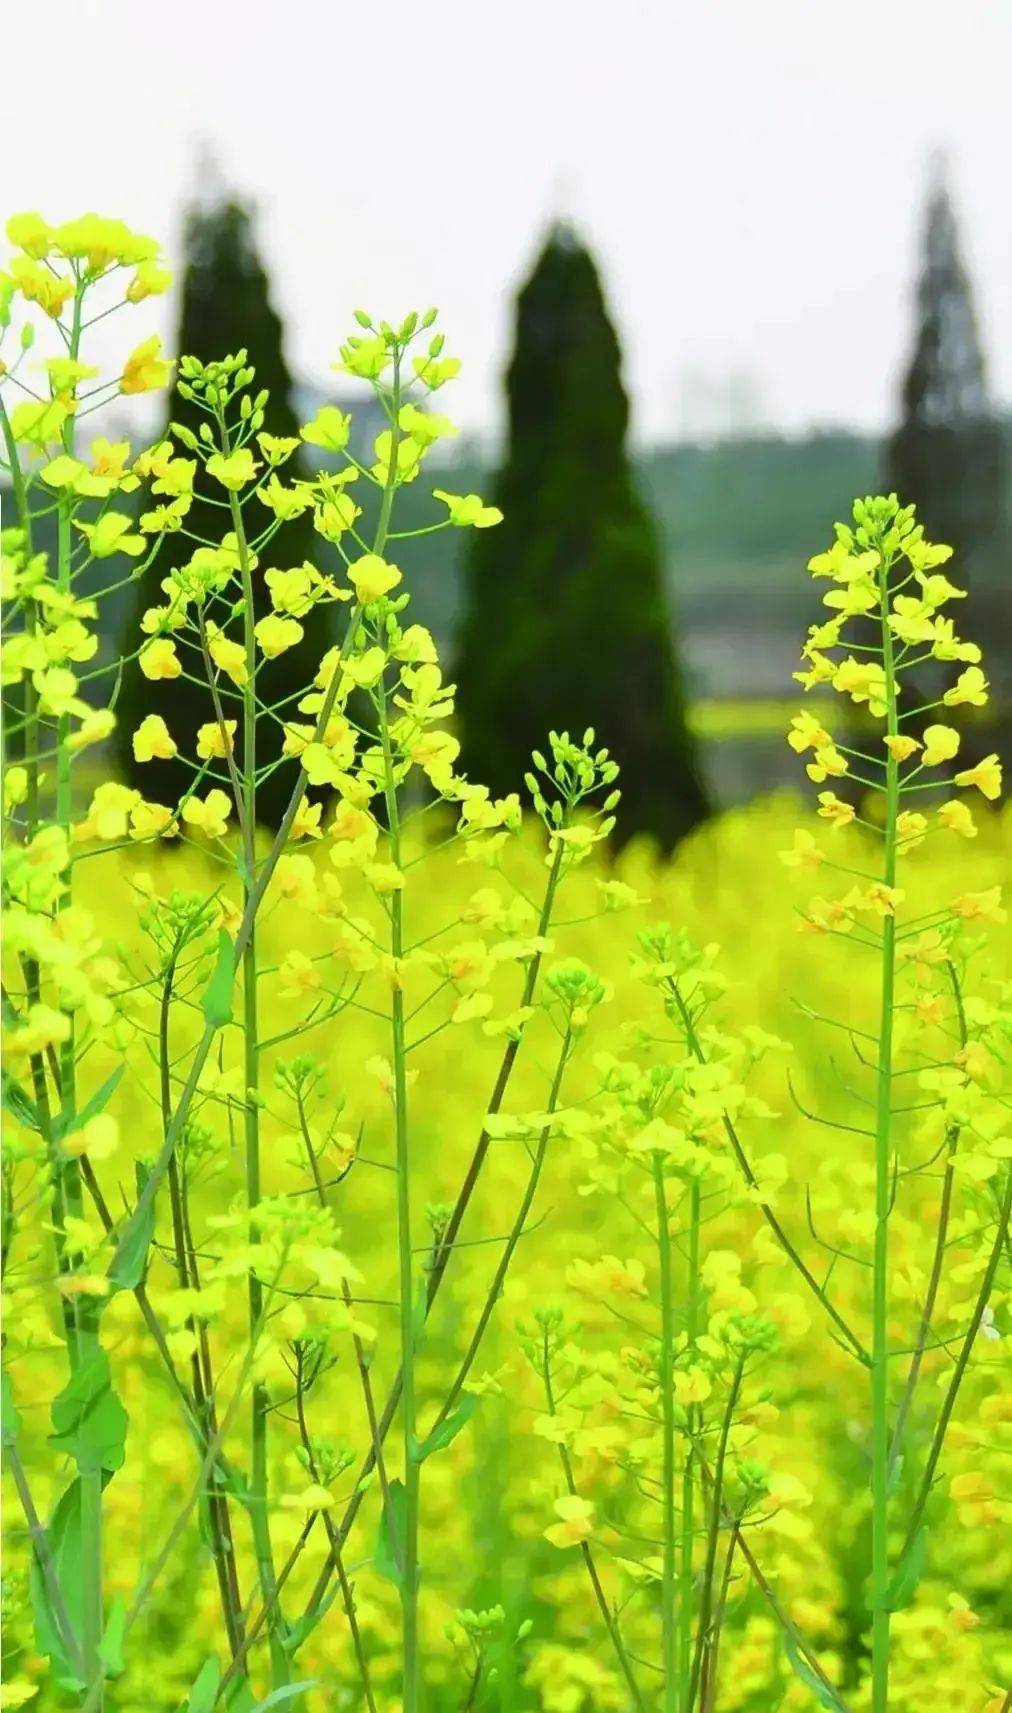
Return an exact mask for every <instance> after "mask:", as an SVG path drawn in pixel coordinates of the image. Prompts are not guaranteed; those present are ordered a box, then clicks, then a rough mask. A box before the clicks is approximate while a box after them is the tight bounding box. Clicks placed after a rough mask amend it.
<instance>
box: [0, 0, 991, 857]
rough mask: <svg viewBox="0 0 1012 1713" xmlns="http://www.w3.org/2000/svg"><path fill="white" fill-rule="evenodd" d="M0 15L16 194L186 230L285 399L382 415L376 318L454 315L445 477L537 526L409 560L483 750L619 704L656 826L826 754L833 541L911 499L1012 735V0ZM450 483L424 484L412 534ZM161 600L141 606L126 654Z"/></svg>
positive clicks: (169, 242) (615, 711) (151, 421)
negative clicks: (888, 502)
mask: <svg viewBox="0 0 1012 1713" xmlns="http://www.w3.org/2000/svg"><path fill="white" fill-rule="evenodd" d="M43 33H44V37H45V41H44V44H43V42H42V34H43ZM5 36H6V54H5V59H6V63H7V67H8V74H7V77H6V79H5V85H4V103H5V112H6V122H7V127H8V136H9V137H12V138H13V139H14V140H15V142H16V145H17V147H16V159H15V160H13V161H12V160H11V159H8V163H7V164H8V173H7V195H6V198H5V201H6V204H7V206H8V208H9V209H12V208H15V207H17V208H19V209H20V208H37V209H38V210H39V211H40V212H41V213H43V214H44V215H45V216H46V217H47V218H48V219H52V220H60V219H65V218H68V217H69V216H70V215H72V214H74V213H76V212H79V211H83V210H85V209H88V208H91V207H95V208H97V209H98V210H99V211H100V212H102V213H108V214H114V215H119V216H121V217H122V218H124V219H125V220H127V221H128V222H129V223H130V224H131V225H133V226H135V227H139V228H140V229H142V230H145V231H148V232H150V233H152V234H153V235H155V236H157V237H158V238H159V239H160V240H161V241H162V242H163V244H164V247H165V250H166V253H167V256H168V259H169V262H170V265H171V266H172V267H173V268H174V270H175V273H176V285H175V288H174V290H173V292H172V293H171V294H170V296H169V297H168V298H166V299H160V300H156V301H152V302H151V303H148V304H145V306H144V313H145V317H146V319H145V322H144V328H145V329H146V328H147V327H148V326H149V325H153V326H155V327H156V328H157V330H158V331H159V332H160V333H161V334H162V336H163V338H164V339H165V342H166V345H167V346H168V347H169V349H170V350H172V351H173V352H176V351H179V350H185V351H194V352H196V354H197V355H199V356H200V357H202V358H205V359H206V358H210V357H213V356H217V355H221V354H223V352H224V351H225V350H229V349H234V348H235V347H236V346H237V345H238V344H239V343H240V342H241V343H245V344H247V345H248V346H249V349H250V357H251V360H252V361H253V362H254V363H255V364H256V366H257V370H258V374H259V376H260V379H261V380H262V381H263V383H264V384H267V385H270V386H271V388H272V393H273V398H274V407H275V408H274V415H275V421H274V422H273V423H272V424H271V426H273V427H275V429H276V430H278V431H280V432H284V431H285V430H286V421H287V422H288V423H294V422H295V421H296V420H299V421H305V420H306V419H307V417H308V416H309V415H310V414H312V412H313V411H314V410H315V409H316V407H317V405H318V404H319V403H320V402H322V401H323V400H325V399H332V400H335V401H337V402H339V403H342V404H347V403H349V402H350V403H354V404H355V405H356V406H357V407H358V406H361V407H362V408H361V414H360V418H359V424H358V429H357V433H358V435H359V437H360V440H362V441H364V442H366V443H367V442H368V439H369V436H370V434H371V433H374V432H375V431H376V429H377V427H378V423H377V421H376V418H375V415H374V414H372V415H371V414H370V410H371V408H372V407H371V406H370V405H369V403H368V401H363V400H362V399H361V397H360V396H357V395H356V394H355V391H354V388H353V387H350V386H349V385H348V384H347V383H346V382H345V381H344V380H342V378H341V377H340V376H337V375H335V374H334V373H333V372H332V370H331V368H330V364H331V363H332V362H333V360H334V358H335V357H336V352H337V345H338V342H339V340H341V339H342V338H343V337H344V336H345V334H346V333H347V331H348V329H349V326H350V325H351V316H352V311H353V310H354V309H355V308H356V307H359V306H363V307H366V308H368V309H369V311H370V312H371V313H372V314H373V315H380V316H387V317H389V318H390V319H392V320H393V319H399V318H401V317H402V316H403V315H404V314H405V313H406V312H407V310H408V309H411V308H417V309H424V308H425V307H427V306H428V305H429V304H436V305H438V306H439V309H440V312H441V324H442V325H443V326H444V327H445V328H446V329H447V333H448V349H449V350H450V351H452V352H453V353H454V354H455V355H458V356H459V357H460V358H461V359H462V361H463V365H464V367H463V372H462V375H461V377H460V379H459V380H458V381H456V382H455V383H454V384H453V386H452V387H451V388H449V389H448V390H447V393H446V394H445V395H439V400H438V401H437V402H438V404H439V406H440V408H442V409H445V410H446V411H447V413H448V414H449V415H451V416H452V417H453V419H454V420H455V421H456V422H457V423H458V424H459V425H460V429H461V432H460V434H459V436H458V437H457V438H456V439H454V440H451V441H448V442H444V443H443V445H445V446H446V447H447V448H448V450H447V451H446V453H445V454H444V459H445V464H446V468H445V469H443V470H439V471H438V472H437V475H438V478H439V481H440V483H441V485H444V486H445V487H446V488H448V489H449V490H451V491H452V492H454V493H460V494H467V493H470V492H472V491H475V492H478V493H480V494H481V495H482V496H483V498H485V499H486V500H489V501H492V500H495V501H497V502H498V503H500V504H501V505H502V508H503V510H504V511H505V513H506V522H505V524H504V525H503V526H502V527H501V528H499V529H496V530H490V531H487V532H482V533H480V534H476V533H473V532H470V531H451V532H448V533H439V534H434V535H431V536H424V535H423V536H421V537H420V538H419V539H418V540H417V541H415V542H412V543H410V544H406V546H405V550H404V552H403V555H402V562H403V568H404V570H405V573H406V575H407V578H408V584H409V587H410V588H411V589H412V592H413V596H414V603H415V604H414V608H413V616H414V617H415V618H417V619H418V620H420V621H422V622H424V623H427V624H428V625H429V626H430V627H431V628H432V630H433V632H434V633H435V635H436V637H437V641H438V642H439V644H440V647H441V650H442V652H443V654H444V658H445V659H446V661H447V662H449V663H450V664H451V667H452V671H453V675H454V677H456V678H457V680H458V681H459V684H460V704H459V711H460V721H461V735H462V738H463V741H464V749H465V760H466V761H467V762H468V764H469V766H470V767H471V768H472V769H473V771H474V774H475V776H476V777H478V778H484V779H486V780H487V781H488V783H490V784H491V785H492V786H493V787H495V788H496V789H498V790H505V789H510V788H515V787H516V786H517V785H518V784H519V781H520V777H521V773H522V770H523V766H524V756H525V753H526V751H527V750H528V749H529V747H530V745H531V743H533V742H536V741H538V740H539V738H540V737H541V736H542V735H543V733H544V731H545V729H546V728H547V726H548V725H550V724H552V723H558V722H564V723H567V724H570V725H573V726H574V727H575V726H581V725H582V724H583V723H586V722H587V721H589V720H591V719H592V720H593V722H594V724H595V725H596V727H597V729H598V732H599V734H600V736H601V738H602V739H603V740H604V741H607V742H609V743H611V744H612V746H613V748H614V749H615V751H616V752H617V753H618V755H619V757H620V759H621V760H622V762H623V765H624V773H625V786H626V804H625V811H624V813H625V820H624V822H623V826H622V831H623V832H624V833H626V834H631V833H636V832H647V833H650V834H652V835H654V836H655V837H656V838H658V839H659V840H660V841H661V842H662V843H663V844H665V845H670V844H672V843H673V842H675V841H676V840H677V839H678V838H679V837H680V836H681V835H682V834H683V833H684V832H685V831H687V830H688V829H689V828H691V827H692V826H693V825H694V824H695V823H696V822H698V820H699V819H701V818H702V817H703V816H704V815H705V814H706V813H707V812H708V810H710V809H712V808H714V807H720V806H724V805H728V804H733V803H740V802H744V801H747V800H749V799H750V798H751V797H753V796H755V795H757V794H759V793H761V792H764V791H767V790H769V789H771V788H775V787H777V786H778V785H780V784H782V783H786V782H790V783H794V781H795V779H796V764H795V758H793V757H792V756H791V754H790V752H789V751H788V750H787V749H786V747H785V745H784V743H783V736H782V733H783V729H784V725H785V723H786V719H787V717H788V715H789V712H790V711H791V708H792V706H793V705H794V703H795V701H796V697H797V694H799V692H798V687H797V686H796V685H793V684H792V682H791V673H792V671H794V670H795V669H796V667H797V664H798V651H799V648H800V644H801V641H802V640H803V633H804V629H805V626H806V624H807V623H809V622H811V621H812V619H813V618H814V617H815V615H816V613H817V611H818V597H819V591H818V588H817V587H815V588H813V587H812V585H811V584H810V582H809V580H808V578H807V576H806V574H805V569H804V568H805V563H806V561H807V559H808V558H809V556H810V555H811V554H812V553H814V552H816V551H818V550H819V549H820V548H822V547H823V546H824V545H826V543H827V541H828V539H829V537H830V534H831V525H832V522H833V520H834V519H836V518H841V517H846V516H847V514H848V509H849V502H850V500H851V497H852V496H853V495H854V494H857V493H864V492H867V491H870V490H876V489H878V488H881V487H886V488H892V487H895V488H896V489H897V490H898V491H899V492H900V494H901V496H902V497H903V498H904V499H908V500H909V499H912V500H915V501H916V502H917V503H918V506H919V507H920V509H921V513H922V516H923V519H924V522H925V525H926V529H927V531H928V533H929V535H932V536H934V537H935V538H937V539H943V540H945V541H947V542H951V543H952V544H953V545H954V546H955V547H956V549H957V552H958V556H959V557H958V562H957V572H956V581H958V582H960V583H964V582H965V583H966V584H968V586H969V589H970V598H969V600H968V603H967V609H966V611H965V612H963V613H961V614H960V629H961V630H964V631H965V632H967V633H968V634H970V635H972V636H977V637H979V638H980V639H981V640H982V641H984V642H985V644H986V647H987V664H988V667H989V670H990V676H991V678H992V681H993V683H994V688H995V700H994V705H993V708H992V709H991V710H989V711H988V715H987V721H986V723H979V724H978V725H976V726H974V727H973V728H972V729H970V730H968V732H967V734H966V738H965V744H966V746H967V747H968V748H976V749H978V750H980V751H981V753H983V752H984V751H985V750H991V749H995V748H997V749H999V750H1001V751H1002V752H1003V753H1004V754H1005V756H1006V759H1008V754H1009V748H1010V738H1009V730H1010V724H1012V706H1010V704H1012V599H1010V563H1012V555H1010V544H1012V526H1010V517H1012V480H1010V470H1012V457H1010V449H1012V414H1010V402H1012V220H1010V216H1009V203H1008V194H1007V170H1008V160H1009V158H1010V144H1012V123H1010V119H1009V105H1008V88H1009V76H1010V72H1012V8H1010V7H1008V6H1006V5H1003V4H996V3H993V0H958V3H957V0H821V3H820V4H818V5H813V4H811V0H764V3H763V4H762V5H760V6H756V5H755V4H754V0H708V3H703V0H697V3H685V0H667V3H661V0H627V4H626V5H625V6H623V7H621V8H618V7H615V6H614V5H612V4H605V3H604V0H583V3H582V4H579V5H578V4H576V3H575V0H540V3H537V4H536V3H534V0H510V4H509V5H502V6H498V7H491V6H483V5H475V4H474V3H473V0H428V3H427V4H426V5H425V6H419V5H413V4H409V3H408V0H387V4H386V5H384V6H382V7H377V8H373V7H368V6H362V5H359V6H351V5H347V4H345V5H341V4H338V3H336V0H332V3H330V4H326V3H323V0H289V3H288V4H286V5H284V6H282V5H280V4H278V0H269V3H263V0H243V3H242V4H240V3H239V0H218V3H217V4H208V3H207V0H204V3H202V4H200V3H197V0H174V4H173V5H172V6H171V7H160V6H154V5H147V6H138V5H136V4H135V3H130V4H128V3H126V0H45V3H44V4H43V5H42V6H41V7H36V8H35V9H31V10H30V9H28V8H22V9H19V13H18V15H17V16H14V17H10V18H8V19H7V20H6V22H5ZM43 45H44V50H45V51H44V52H42V51H40V50H41V49H42V47H43ZM27 67H32V68H33V70H32V73H31V75H30V76H29V75H21V71H20V68H27ZM139 320H140V318H139V317H137V316H134V317H133V318H132V320H131V326H130V328H129V329H128V330H125V331H124V330H123V329H121V328H120V327H119V326H118V324H117V323H115V322H111V323H110V324H109V326H108V329H106V328H105V327H103V326H100V327H98V328H96V329H95V345H94V347H93V348H92V349H93V351H94V352H95V356H94V358H93V360H103V359H104V360H105V361H109V362H112V363H113V364H115V363H116V362H117V361H118V360H121V358H122V354H123V350H124V349H125V348H126V347H125V346H124V344H123V341H124V339H125V338H126V339H127V340H128V341H129V343H132V342H133V340H134V338H139V337H140V333H139V332H136V331H135V326H134V323H138V324H139ZM104 340H105V341H108V344H107V347H106V348H103V341H104ZM120 408H121V409H122V407H120ZM134 408H135V409H136V414H135V415H132V416H128V415H126V414H124V415H123V419H122V421H120V422H118V423H115V424H112V425H110V424H107V423H102V424H100V425H99V426H100V428H101V429H102V431H103V432H105V433H107V434H110V435H111V434H112V431H113V429H115V428H118V429H121V430H122V431H124V432H127V433H129V434H131V436H133V437H134V438H135V439H137V440H144V439H151V438H154V437H155V436H156V435H157V434H158V433H159V432H160V430H161V429H162V427H163V426H164V423H165V421H166V420H167V415H166V412H165V408H164V401H163V403H162V404H161V405H159V404H158V403H156V402H153V401H152V400H151V399H147V400H140V401H138V402H137V404H136V407H134ZM179 414H180V412H179V408H178V402H176V403H171V404H170V406H169V409H168V415H169V416H178V415H179ZM438 515H440V513H439V511H438V510H434V509H433V506H432V501H431V499H427V498H426V496H425V495H424V494H418V495H417V497H416V496H415V494H414V491H413V490H407V491H406V494H405V504H404V513H403V521H402V527H405V528H407V527H415V526H417V527H421V526H423V525H424V524H426V523H427V522H430V521H433V520H434V519H435V517H437V516H438ZM295 533H297V531H296V532H295ZM323 545H324V544H322V543H320V542H319V538H316V537H311V536H310V537H309V538H307V541H306V542H304V543H302V544H301V545H300V544H299V543H298V542H296V541H295V540H294V539H293V541H292V544H291V547H290V549H289V550H288V555H287V556H288V557H289V558H290V559H291V560H292V562H299V561H300V560H301V559H302V558H303V557H306V556H308V555H309V554H314V556H315V557H317V559H319V554H318V551H317V550H318V549H320V548H322V547H323ZM162 574H164V572H163V573H162ZM135 596H136V597H137V599H136V600H135ZM150 598H151V591H150V590H132V589H129V588H128V589H126V590H124V592H123V598H122V601H121V602H120V604H119V605H116V604H115V603H114V602H109V603H107V604H106V606H105V608H104V611H105V612H106V613H107V614H108V615H109V625H110V634H109V636H108V637H107V638H106V639H105V640H106V645H107V647H108V649H109V652H110V655H111V654H112V653H113V652H114V651H115V648H116V646H117V644H118V641H119V636H118V635H114V634H113V631H114V630H117V631H119V632H120V633H122V632H123V631H125V630H126V629H127V628H128V627H130V626H131V625H132V624H133V623H134V622H135V617H136V611H137V607H138V605H140V606H143V605H147V604H148V603H149V601H150ZM145 693H146V692H145V688H144V684H143V681H141V682H140V683H138V682H136V681H134V682H133V683H132V685H131V684H128V685H127V686H126V687H125V691H124V694H125V696H126V697H127V698H128V699H129V698H130V697H133V698H134V699H135V700H136V699H137V698H143V696H144V694H145ZM127 729H128V730H129V728H127ZM129 764H130V757H129V754H127V755H126V756H125V757H124V765H125V766H127V767H128V766H129Z"/></svg>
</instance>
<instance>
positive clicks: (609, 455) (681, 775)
mask: <svg viewBox="0 0 1012 1713" xmlns="http://www.w3.org/2000/svg"><path fill="white" fill-rule="evenodd" d="M507 391H508V400H509V449H508V454H507V458H506V462H505V465H504V467H503V469H502V471H501V474H500V477H499V481H498V484H497V489H496V494H495V498H496V501H497V503H498V504H499V505H500V506H501V508H502V510H503V512H504V513H505V522H504V523H503V524H502V525H501V526H500V527H499V528H498V529H495V530H489V531H478V532H476V534H475V537H474V545H473V547H472V550H471V556H470V562H469V565H468V572H467V608H466V614H465V620H464V626H463V633H462V642H461V651H460V659H459V663H458V682H459V697H458V708H459V713H460V720H461V728H462V741H463V747H464V757H465V761H466V763H467V765H468V767H469V768H470V769H471V770H472V771H473V772H474V773H475V774H476V775H477V776H478V777H480V778H482V779H485V780H487V781H488V782H489V784H490V785H491V787H492V789H493V790H494V791H496V792H506V791H509V790H512V789H515V787H516V784H517V781H518V779H519V778H520V776H521V775H522V773H523V772H524V769H525V767H526V764H527V757H528V756H529V754H530V752H531V751H532V749H534V748H535V747H536V746H537V745H538V744H539V743H540V742H541V741H542V739H543V736H544V732H545V730H546V729H547V728H549V727H555V728H557V729H558V728H562V727H566V726H568V727H570V728H575V729H582V727H583V726H585V725H590V724H594V725H596V726H597V728H598V730H599V731H600V732H601V734H602V736H603V737H604V739H605V741H606V742H607V743H609V744H610V746H611V748H612V749H613V751H614V754H615V757H616V759H617V761H618V763H619V765H620V767H621V769H622V784H623V801H622V812H621V814H620V817H619V823H618V833H619V837H620V838H621V837H628V836H629V835H631V834H633V833H638V832H647V833H651V834H652V835H653V836H654V837H655V838H657V839H658V840H659V841H660V842H661V844H662V845H664V846H671V845H673V844H674V843H675V841H676V840H677V839H679V838H680V837H682V835H683V834H685V833H687V832H688V831H689V830H690V829H691V828H692V827H693V826H694V825H695V824H696V823H697V822H698V821H699V820H700V819H701V818H702V817H703V815H704V814H705V811H706V804H705V799H704V794H703V787H702V784H701V782H700V778H699V773H698V768H697V763H696V758H695V754H694V751H693V746H692V741H691V739H690V737H689V734H688V732H687V729H686V724H685V712H684V706H683V702H682V695H681V689H680V686H679V681H678V676H677V672H676V667H675V659H674V650H673V644H672V635H671V621H670V615H669V613H668V610H667V605H666V601H665V596H664V588H663V578H662V571H661V563H660V556H659V550H658V544H657V538H656V533H655V530H654V527H653V525H652V523H651V520H650V518H649V516H648V514H647V512H646V510H645V509H644V506H643V504H642V501H641V500H640V498H639V496H638V494H637V492H636V490H635V487H634V484H633V479H632V475H631V472H630V468H629V462H628V459H627V456H626V450H625V437H626V428H627V423H628V403H627V400H626V396H625V392H624V390H623V387H622V382H621V378H620V373H619V348H618V342H617V340H616V337H615V333H614V330H613V328H612V325H611V322H610V321H609V319H608V314H607V310H606V307H605V304H604V300H603V297H602V292H601V285H600V281H599V279H598V276H597V271H596V269H595V267H594V263H593V261H592V259H591V257H590V255H589V253H588V252H587V250H586V249H584V248H583V246H582V245H581V244H579V243H578V242H577V241H576V239H575V238H574V237H573V235H572V234H571V233H570V232H569V231H568V230H565V229H562V228H557V229H556V230H554V231H553V232H552V233H551V235H550V236H549V239H548V242H547V243H546V245H545V247H544V249H543V251H542V253H541V255H540V257H539V258H538V261H537V263H536V264H535V267H534V270H533V272H532V274H531V276H530V279H529V280H528V281H527V283H526V285H525V286H524V288H523V290H522V291H521V293H520V297H519V301H518V306H517V328H516V344H515V348H514V354H513V358H512V362H511V365H510V370H509V376H508V382H507Z"/></svg>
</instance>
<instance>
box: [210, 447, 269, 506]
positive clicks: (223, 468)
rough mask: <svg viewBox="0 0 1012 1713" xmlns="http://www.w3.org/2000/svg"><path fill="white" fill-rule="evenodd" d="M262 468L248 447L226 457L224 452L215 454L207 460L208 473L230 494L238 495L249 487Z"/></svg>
mask: <svg viewBox="0 0 1012 1713" xmlns="http://www.w3.org/2000/svg"><path fill="white" fill-rule="evenodd" d="M259 468H260V466H259V464H257V462H256V460H255V459H254V457H253V454H252V452H251V451H250V449H249V447H248V446H241V447H240V448H239V450H238V451H237V452H230V453H229V454H228V456H227V457H226V456H225V454H224V453H223V452H215V453H213V454H212V456H211V457H210V458H209V459H208V460H207V473H208V475H209V476H213V477H214V479H215V481H216V482H220V483H221V485H222V487H223V488H227V489H228V490H229V492H230V493H232V494H237V493H238V492H239V489H240V488H245V487H248V486H249V484H250V482H252V480H253V478H254V476H255V475H256V473H257V471H258V469H259Z"/></svg>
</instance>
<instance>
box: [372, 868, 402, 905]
mask: <svg viewBox="0 0 1012 1713" xmlns="http://www.w3.org/2000/svg"><path fill="white" fill-rule="evenodd" d="M362 872H363V874H364V875H365V878H366V880H367V881H368V883H369V885H370V886H371V887H372V888H373V890H374V891H375V892H378V893H379V894H380V896H381V897H385V896H386V895H387V894H388V893H391V892H400V891H401V889H402V888H403V886H404V876H403V874H402V873H401V871H400V869H399V868H398V867H397V865H396V863H392V862H369V863H366V864H365V866H364V868H363V871H362Z"/></svg>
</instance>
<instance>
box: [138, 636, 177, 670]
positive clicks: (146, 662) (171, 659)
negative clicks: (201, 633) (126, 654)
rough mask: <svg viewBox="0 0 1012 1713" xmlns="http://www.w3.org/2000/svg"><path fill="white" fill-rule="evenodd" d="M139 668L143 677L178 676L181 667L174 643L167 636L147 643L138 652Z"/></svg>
mask: <svg viewBox="0 0 1012 1713" xmlns="http://www.w3.org/2000/svg"><path fill="white" fill-rule="evenodd" d="M140 669H141V671H142V672H143V674H144V676H145V678H150V679H157V678H178V677H179V675H180V673H181V672H182V670H183V668H182V664H181V662H180V659H179V656H178V654H177V653H176V645H175V643H174V642H172V641H170V639H169V638H168V637H167V636H161V637H156V638H155V640H154V641H153V642H149V643H147V645H146V646H145V647H144V648H142V649H141V652H140Z"/></svg>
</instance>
